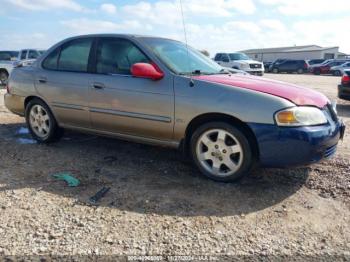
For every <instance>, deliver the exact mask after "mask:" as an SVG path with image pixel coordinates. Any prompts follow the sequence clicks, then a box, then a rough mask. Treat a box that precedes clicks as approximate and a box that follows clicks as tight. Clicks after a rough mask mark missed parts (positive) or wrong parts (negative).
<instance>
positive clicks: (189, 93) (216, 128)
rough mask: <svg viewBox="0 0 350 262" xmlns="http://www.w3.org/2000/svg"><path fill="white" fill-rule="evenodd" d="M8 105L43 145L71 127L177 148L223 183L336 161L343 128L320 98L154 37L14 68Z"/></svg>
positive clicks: (63, 45)
mask: <svg viewBox="0 0 350 262" xmlns="http://www.w3.org/2000/svg"><path fill="white" fill-rule="evenodd" d="M5 105H6V107H7V108H8V109H9V110H10V111H12V112H14V113H16V114H19V115H21V116H25V118H26V122H27V125H28V127H29V130H30V132H31V134H32V136H33V137H34V138H35V139H36V140H37V141H39V142H40V143H49V142H53V141H56V140H57V139H59V138H60V137H61V136H62V130H63V128H67V129H75V130H81V131H83V132H92V133H96V134H101V135H109V136H114V137H119V138H122V139H126V140H133V141H137V142H142V143H151V144H155V145H163V146H170V147H174V148H179V149H181V150H182V152H183V153H184V155H185V156H186V157H187V158H189V159H191V160H193V162H194V164H195V165H196V166H197V167H198V169H199V170H200V171H201V172H202V173H203V174H204V175H206V176H207V177H209V178H212V179H214V180H218V181H232V180H236V179H239V178H241V177H242V176H244V175H246V174H248V173H249V171H250V170H251V168H253V167H254V165H255V163H260V164H261V166H269V167H287V166H294V165H304V164H308V163H314V162H317V161H320V160H321V159H324V158H328V157H330V156H332V155H333V154H334V153H335V151H336V148H337V143H338V140H339V139H340V138H342V136H343V135H344V129H345V126H344V124H343V123H342V121H341V120H339V119H338V117H337V115H336V112H335V111H334V108H333V107H332V105H331V103H330V101H329V100H328V99H327V98H326V97H325V96H324V95H323V94H321V93H319V92H317V91H314V90H311V89H308V88H304V87H298V86H296V85H292V84H288V83H283V82H280V81H274V80H271V79H264V78H260V77H256V76H251V75H241V74H231V73H229V72H226V71H225V70H223V68H222V67H221V66H219V65H218V64H217V63H215V62H214V61H213V60H211V59H210V58H208V57H206V56H204V55H203V54H201V53H200V52H198V51H197V50H195V49H194V48H191V47H188V46H187V45H186V44H184V43H181V42H178V41H174V40H170V39H164V38H158V37H149V36H148V37H145V36H132V35H113V34H108V35H86V36H79V37H73V38H69V39H66V40H64V41H62V42H60V43H58V44H56V45H55V46H53V47H52V48H51V49H50V50H49V51H48V52H47V53H46V54H45V55H43V56H42V57H40V58H39V59H38V60H37V63H35V64H34V65H33V66H31V67H21V68H15V69H14V70H13V72H12V74H11V75H10V78H9V82H8V84H7V93H6V94H5Z"/></svg>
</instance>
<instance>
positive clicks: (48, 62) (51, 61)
mask: <svg viewBox="0 0 350 262" xmlns="http://www.w3.org/2000/svg"><path fill="white" fill-rule="evenodd" d="M59 51H60V49H59V48H56V49H55V50H54V51H52V52H51V53H50V54H49V55H48V56H47V57H46V58H45V60H44V62H43V68H45V69H50V70H57V59H58V55H59V53H60V52H59Z"/></svg>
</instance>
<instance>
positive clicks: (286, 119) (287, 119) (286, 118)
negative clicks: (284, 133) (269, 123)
mask: <svg viewBox="0 0 350 262" xmlns="http://www.w3.org/2000/svg"><path fill="white" fill-rule="evenodd" d="M277 120H278V122H279V123H286V124H287V123H290V124H291V123H297V122H298V121H297V119H296V118H295V116H294V113H293V112H291V111H283V112H280V113H278V114H277Z"/></svg>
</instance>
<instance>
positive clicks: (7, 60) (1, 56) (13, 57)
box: [0, 49, 44, 85]
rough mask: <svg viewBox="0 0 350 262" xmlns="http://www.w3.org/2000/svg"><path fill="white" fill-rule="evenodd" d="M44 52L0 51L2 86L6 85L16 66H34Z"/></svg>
mask: <svg viewBox="0 0 350 262" xmlns="http://www.w3.org/2000/svg"><path fill="white" fill-rule="evenodd" d="M43 52H44V51H41V50H37V49H23V50H21V51H19V52H17V51H0V85H4V84H6V82H7V79H8V77H9V75H10V73H11V71H12V69H13V68H14V67H15V66H16V65H19V64H21V65H23V66H26V65H30V64H32V63H33V62H34V61H35V60H36V59H37V58H38V57H39V56H40V55H41V54H43Z"/></svg>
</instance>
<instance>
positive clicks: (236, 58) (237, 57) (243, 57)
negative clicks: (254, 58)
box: [229, 53, 250, 60]
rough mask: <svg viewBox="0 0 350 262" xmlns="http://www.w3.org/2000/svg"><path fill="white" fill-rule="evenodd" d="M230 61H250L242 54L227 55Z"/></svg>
mask: <svg viewBox="0 0 350 262" xmlns="http://www.w3.org/2000/svg"><path fill="white" fill-rule="evenodd" d="M229 56H230V59H231V60H250V58H249V57H248V56H247V55H246V54H243V53H233V54H229Z"/></svg>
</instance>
